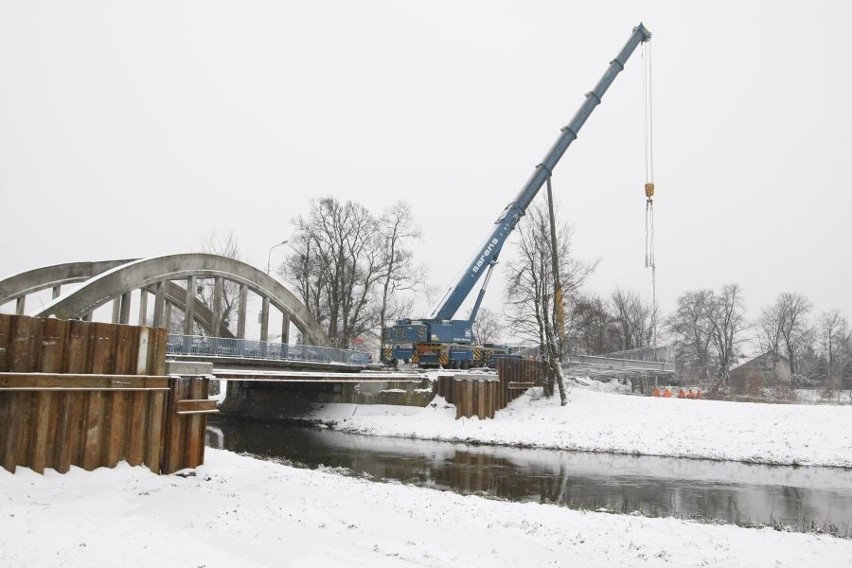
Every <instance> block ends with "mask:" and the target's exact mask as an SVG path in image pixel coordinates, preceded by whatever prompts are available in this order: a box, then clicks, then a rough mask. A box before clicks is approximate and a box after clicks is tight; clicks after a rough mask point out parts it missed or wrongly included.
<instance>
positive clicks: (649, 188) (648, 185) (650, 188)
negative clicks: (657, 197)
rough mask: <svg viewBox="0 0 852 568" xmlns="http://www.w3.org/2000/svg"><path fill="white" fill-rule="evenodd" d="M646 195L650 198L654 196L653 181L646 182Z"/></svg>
mask: <svg viewBox="0 0 852 568" xmlns="http://www.w3.org/2000/svg"><path fill="white" fill-rule="evenodd" d="M645 197H647V198H648V199H651V198H652V197H654V184H653V183H646V184H645Z"/></svg>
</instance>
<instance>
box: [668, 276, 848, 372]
mask: <svg viewBox="0 0 852 568" xmlns="http://www.w3.org/2000/svg"><path fill="white" fill-rule="evenodd" d="M677 303H678V306H677V310H676V311H675V313H674V314H672V315H671V316H669V318H667V320H666V322H667V326H668V329H669V331H670V332H671V337H672V340H673V341H674V343H675V345H676V346H677V348H678V355H679V357H680V358H681V360H682V361H683V363H684V364H685V366H686V367H687V369H688V371H691V372H692V373H694V374H696V375H698V376H701V377H704V378H706V379H710V378H713V379H715V380H716V382H717V383H719V384H722V385H724V384H727V383H728V377H729V375H728V373H729V371H730V369H731V367H732V366H733V365H734V364H735V363H736V362H737V356H738V355H739V347H740V346H741V345H742V344H744V343H750V344H752V345H756V346H757V347H758V349H759V351H760V353H762V354H763V353H766V354H769V355H772V356H774V358H776V359H777V358H778V357H784V358H785V359H786V360H787V361H789V365H790V371H791V373H792V382H793V386H801V385H803V384H821V385H825V386H831V385H833V384H834V385H839V384H840V381H841V380H843V379H847V378H850V377H852V334H850V332H849V325H848V322H847V320H846V318H845V317H844V316H843V315H842V314H841V313H840V311H839V310H837V309H833V310H829V311H826V312H823V313H821V314H819V315H817V316H814V314H813V313H812V312H813V304H812V303H811V302H810V301H809V300H808V299H807V298H806V297H804V296H802V295H801V294H797V293H794V292H782V293H780V294H779V295H778V297H777V299H776V300H775V302H774V303H773V304H771V305H769V306H766V307H764V308H763V309H762V310H761V312H760V316H759V317H758V318H757V319H756V320H755V321H752V322H749V321H747V320H746V318H745V316H744V313H745V304H744V301H743V298H742V292H741V290H740V287H739V286H738V285H737V284H729V285H727V286H724V287H723V288H722V290H720V291H719V292H714V291H712V290H693V291H688V292H686V293H684V294H682V295H681V296H680V297H679V298H678V302H677Z"/></svg>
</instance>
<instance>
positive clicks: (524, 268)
mask: <svg viewBox="0 0 852 568" xmlns="http://www.w3.org/2000/svg"><path fill="white" fill-rule="evenodd" d="M517 233H518V236H519V242H518V245H517V256H516V258H514V259H513V260H512V261H510V262H509V263H508V270H507V277H508V278H507V285H506V300H507V305H508V312H509V325H510V326H511V327H512V329H513V331H514V333H515V334H516V335H518V336H520V337H525V338H527V339H529V340H532V341H534V342H536V343H537V344H538V345H539V346H541V348H542V349H545V348H546V346H547V345H549V344H550V343H551V340H553V342H555V343H556V345H557V347H556V348H557V349H558V350H559V351H560V353H565V352H566V351H567V349H568V345H567V334H565V333H563V332H560V331H559V330H558V329H557V328H558V327H560V326H558V325H556V322H557V320H558V319H559V314H558V309H559V306H558V302H556V301H555V289H554V270H553V263H552V257H553V255H552V254H551V248H552V247H551V236H550V221H549V215H548V211H547V209H546V208H545V207H542V206H535V207H532V208H531V209H530V210H529V211H528V212H527V215H526V216H525V217H524V218H523V219H522V220H521V223H520V224H519V226H518V231H517ZM572 234H573V228H572V227H571V226H570V225H568V224H566V223H561V224H558V225H557V227H556V243H557V244H556V257H557V259H558V271H559V279H560V282H561V290H562V294H563V296H564V297H565V298H567V299H570V298H571V297H572V296H573V295H574V294H575V293H576V291H577V290H578V289H579V288H580V287H581V286H582V285H583V283H584V282H585V280H586V279H587V278H588V277H589V275H591V273H592V272H593V271H594V269H595V267H596V263H591V264H590V263H586V262H583V261H580V260H578V259H577V258H575V257H574V255H573V252H572V247H571V236H572ZM551 378H552V379H553V381H552V382H551ZM555 381H556V377H551V376H550V374H549V378H548V381H547V383H546V385H545V394H546V395H547V396H552V395H553V394H554V392H555Z"/></svg>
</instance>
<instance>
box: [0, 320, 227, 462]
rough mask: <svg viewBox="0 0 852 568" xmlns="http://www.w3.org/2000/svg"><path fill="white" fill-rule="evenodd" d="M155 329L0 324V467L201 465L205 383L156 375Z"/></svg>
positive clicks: (207, 405) (161, 353)
mask: <svg viewBox="0 0 852 568" xmlns="http://www.w3.org/2000/svg"><path fill="white" fill-rule="evenodd" d="M166 343H167V332H166V330H165V329H159V328H150V327H142V326H129V325H118V324H108V323H95V322H86V321H77V320H70V321H68V320H57V319H43V318H32V317H27V316H21V315H8V314H0V467H3V468H4V469H6V470H8V471H11V472H14V471H15V469H16V467H17V466H22V467H28V468H31V469H33V470H35V471H37V472H43V471H44V470H45V469H46V468H52V469H55V470H56V471H59V472H61V473H64V472H67V471H69V470H70V468H71V466H77V467H81V468H83V469H86V470H89V471H91V470H94V469H96V468H98V467H114V466H115V465H116V464H118V462H120V461H126V462H127V463H129V464H130V465H141V464H145V465H146V466H147V467H148V468H149V469H150V470H151V471H154V472H156V473H173V472H175V471H178V470H180V469H184V468H192V467H196V466H198V465H201V464H202V463H203V461H204V431H205V429H206V422H207V414H209V413H211V412H216V406H215V402H213V401H209V400H207V397H208V388H209V385H208V383H209V381H208V379H207V378H205V377H168V376H166V375H165V368H166V367H165V354H166Z"/></svg>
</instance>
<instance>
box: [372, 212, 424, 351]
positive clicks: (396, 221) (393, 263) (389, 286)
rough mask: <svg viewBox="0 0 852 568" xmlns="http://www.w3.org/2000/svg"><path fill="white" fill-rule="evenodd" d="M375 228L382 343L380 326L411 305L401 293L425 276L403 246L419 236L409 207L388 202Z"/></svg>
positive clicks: (382, 330) (410, 307) (412, 287)
mask: <svg viewBox="0 0 852 568" xmlns="http://www.w3.org/2000/svg"><path fill="white" fill-rule="evenodd" d="M377 230H378V234H379V237H380V239H381V240H382V242H381V250H382V253H383V256H384V258H383V259H382V262H381V264H382V266H383V267H384V274H382V276H381V286H382V292H381V307H380V308H379V329H380V330H381V332H382V333H381V338H382V339H381V341H382V347H384V338H385V334H384V330H385V327H386V326H387V323H388V321H393V320H394V319H397V317H398V316H399V315H401V314H402V313H405V312H409V313H410V312H411V310H412V308H413V304H414V301H413V298H411V297H408V298H405V297H404V295H403V293H404V292H406V291H411V290H414V289H417V288H418V287H419V286H421V285H422V283H423V282H424V281H425V278H424V277H423V274H422V269H418V268H415V267H414V266H413V255H412V253H411V251H410V250H408V249H406V248H405V244H406V241H409V240H412V239H419V238H420V229H419V228H418V227H417V225H416V224H415V223H414V216H413V215H412V213H411V207H410V206H409V205H408V204H407V203H404V202H402V201H397V202H396V203H394V204H393V205H391V206H390V207H389V208H388V209H387V210H385V211H384V213H382V215H381V217H379V219H378V222H377Z"/></svg>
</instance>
